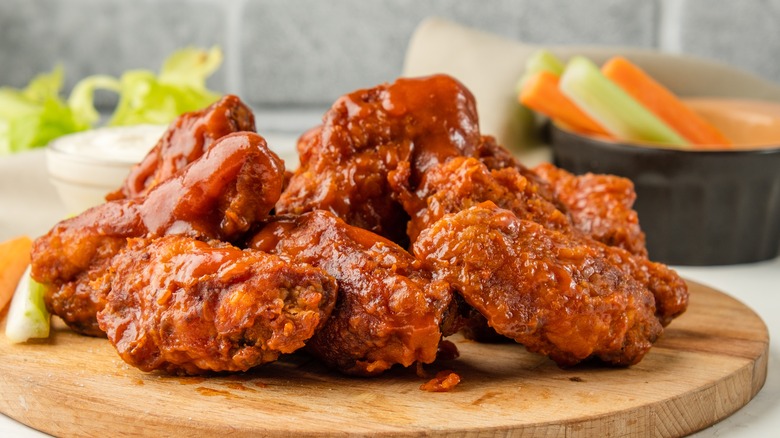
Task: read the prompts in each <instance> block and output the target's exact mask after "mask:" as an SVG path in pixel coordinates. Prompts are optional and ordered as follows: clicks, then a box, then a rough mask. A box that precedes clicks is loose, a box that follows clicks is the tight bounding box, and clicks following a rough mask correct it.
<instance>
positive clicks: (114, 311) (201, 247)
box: [95, 236, 336, 374]
mask: <svg viewBox="0 0 780 438" xmlns="http://www.w3.org/2000/svg"><path fill="white" fill-rule="evenodd" d="M95 283H96V285H97V286H96V287H97V288H98V289H101V290H105V300H106V305H105V306H104V307H103V308H102V309H101V310H100V311H99V312H98V314H97V320H98V323H99V325H100V328H101V329H102V330H104V331H105V332H106V334H107V336H108V339H109V341H110V342H111V343H112V344H113V345H114V346H115V347H116V349H117V351H118V352H119V355H120V356H121V357H122V359H124V360H125V361H126V362H127V363H129V364H131V365H133V366H136V367H138V368H140V369H141V370H144V371H152V370H163V371H165V372H168V373H175V374H201V373H203V372H207V371H246V370H248V369H249V368H252V367H254V366H257V365H261V364H264V363H268V362H271V361H274V360H276V359H277V358H278V357H279V355H280V354H283V353H292V352H294V351H296V350H298V349H299V348H301V347H303V346H304V344H305V343H306V341H307V340H309V338H311V337H312V335H314V333H315V332H316V331H317V329H318V328H320V327H321V326H322V325H323V324H324V323H325V321H326V320H327V318H328V316H329V315H330V313H331V311H332V310H333V306H334V304H335V301H336V282H335V280H334V279H333V278H332V277H330V276H329V275H327V274H326V273H325V272H324V271H322V270H321V269H318V268H314V267H311V266H309V265H305V264H300V263H299V264H292V263H290V262H287V261H285V260H282V259H281V258H280V257H278V256H274V255H270V254H266V253H263V252H261V251H249V250H247V251H242V250H241V249H239V248H236V247H234V246H231V245H228V244H224V243H222V242H217V241H212V242H211V243H206V242H202V241H198V240H195V239H192V238H189V237H184V236H165V237H161V238H156V239H130V242H129V244H128V246H127V247H126V248H124V249H123V250H122V251H120V252H119V253H118V254H117V255H116V256H114V257H113V259H112V260H111V266H110V268H109V269H108V270H106V271H105V273H104V275H103V276H102V277H100V278H99V279H98V280H96V282H95Z"/></svg>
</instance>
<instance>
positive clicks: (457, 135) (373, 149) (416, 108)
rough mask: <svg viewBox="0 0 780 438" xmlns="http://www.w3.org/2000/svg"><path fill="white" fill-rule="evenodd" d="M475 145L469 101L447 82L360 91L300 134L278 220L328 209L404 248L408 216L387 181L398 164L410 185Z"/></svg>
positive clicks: (419, 81)
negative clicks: (296, 163) (297, 155)
mask: <svg viewBox="0 0 780 438" xmlns="http://www.w3.org/2000/svg"><path fill="white" fill-rule="evenodd" d="M479 143H480V134H479V127H478V123H477V113H476V105H475V103H474V98H473V96H472V95H471V93H470V92H469V91H468V90H467V89H466V88H465V87H464V86H463V85H462V84H460V83H459V82H457V81H456V80H455V79H453V78H451V77H449V76H444V75H437V76H431V77H426V78H414V79H399V80H397V81H396V82H395V83H393V84H385V85H381V86H378V87H376V88H372V89H367V90H358V91H355V92H353V93H350V94H348V95H346V96H343V97H342V98H340V99H339V100H338V101H336V103H334V105H333V106H332V107H331V109H330V110H329V111H328V112H327V113H326V115H325V117H324V120H323V124H322V125H321V126H320V127H318V128H316V129H314V130H312V131H310V132H309V133H307V134H306V135H304V136H303V138H302V139H301V141H300V142H299V152H300V159H301V163H300V167H299V168H298V169H297V170H296V171H295V173H294V175H293V176H292V178H291V179H290V183H289V186H288V187H287V189H286V190H285V192H284V194H283V195H282V197H281V199H280V200H279V203H278V204H277V206H276V208H277V211H278V212H279V213H281V214H300V213H304V212H307V211H312V210H316V209H322V210H328V211H331V212H333V213H335V214H336V215H337V216H339V217H340V218H342V219H344V220H345V221H346V222H347V223H349V224H350V225H354V226H358V227H361V228H365V229H367V230H370V231H373V232H375V233H377V234H380V235H382V236H385V237H387V238H389V239H391V240H393V241H395V242H400V243H403V242H405V241H406V240H407V239H406V221H407V219H408V218H407V216H406V213H405V212H404V211H403V209H401V208H399V206H398V203H397V201H396V200H395V199H394V197H393V194H392V192H391V190H390V188H389V185H388V175H389V174H391V173H392V172H394V171H396V169H398V168H399V166H400V167H402V168H405V169H408V170H409V171H408V175H409V178H411V179H412V180H415V178H418V177H419V176H420V175H421V174H422V172H424V171H425V170H426V169H427V168H428V167H430V166H432V165H434V164H436V163H439V162H442V161H444V160H445V159H446V158H447V157H452V156H458V155H462V154H465V155H473V154H474V153H475V150H476V148H477V146H478V145H479Z"/></svg>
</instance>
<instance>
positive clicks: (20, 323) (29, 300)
mask: <svg viewBox="0 0 780 438" xmlns="http://www.w3.org/2000/svg"><path fill="white" fill-rule="evenodd" d="M45 291H46V288H45V287H44V286H43V285H42V284H40V283H38V282H36V281H35V280H33V279H32V278H31V277H30V268H29V267H27V270H26V271H25V273H24V274H23V275H22V278H21V280H20V281H19V284H18V285H17V286H16V291H15V292H14V297H13V299H12V300H11V306H10V307H9V308H8V317H7V319H6V325H5V336H6V338H8V340H9V341H10V342H12V343H21V342H27V341H28V340H30V339H32V338H47V337H49V329H50V326H51V315H50V314H49V312H48V311H47V310H46V305H45V304H44V302H43V295H44V293H45Z"/></svg>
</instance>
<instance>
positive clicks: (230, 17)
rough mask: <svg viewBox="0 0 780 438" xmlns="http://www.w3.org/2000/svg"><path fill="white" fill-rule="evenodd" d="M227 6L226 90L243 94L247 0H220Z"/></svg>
mask: <svg viewBox="0 0 780 438" xmlns="http://www.w3.org/2000/svg"><path fill="white" fill-rule="evenodd" d="M219 4H220V5H223V7H225V8H226V10H227V12H226V20H225V44H226V46H227V47H225V48H224V53H225V61H224V62H225V87H226V90H224V91H225V92H228V93H232V94H235V95H237V96H241V95H242V91H243V85H244V84H243V72H242V69H243V60H242V55H241V52H242V50H241V45H242V38H241V37H242V26H241V24H242V23H243V15H244V9H245V6H246V0H232V1H230V2H219Z"/></svg>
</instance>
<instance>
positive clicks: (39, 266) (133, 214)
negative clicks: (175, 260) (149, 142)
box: [32, 132, 284, 335]
mask: <svg viewBox="0 0 780 438" xmlns="http://www.w3.org/2000/svg"><path fill="white" fill-rule="evenodd" d="M283 175H284V165H283V163H282V161H281V160H280V159H279V157H277V156H276V154H274V153H273V152H271V151H270V150H269V149H268V148H267V146H266V143H265V140H264V139H263V138H262V137H260V136H259V135H257V134H255V133H251V132H244V133H235V134H231V135H228V136H225V137H222V138H221V139H219V140H217V141H216V142H215V144H214V145H213V146H212V148H211V149H210V150H209V151H208V152H207V153H206V154H205V155H203V156H202V157H201V158H200V159H197V160H196V161H194V162H193V163H192V164H191V165H190V166H188V167H186V168H185V169H184V170H183V171H182V172H180V173H179V174H178V175H177V176H176V177H173V178H169V179H167V180H165V181H164V182H162V183H160V184H159V185H157V186H155V187H153V188H152V189H151V190H150V191H149V193H148V194H147V195H146V196H142V197H137V198H132V199H119V200H115V201H110V202H106V203H104V204H101V205H98V206H96V207H93V208H91V209H89V210H87V211H85V212H84V213H82V214H81V215H79V216H76V217H73V218H70V219H66V220H64V221H62V222H60V223H58V224H57V225H55V226H54V228H52V230H50V231H49V232H48V233H47V234H46V235H44V236H42V237H40V238H38V239H37V240H36V241H35V242H34V245H33V251H32V275H33V278H35V279H36V281H38V282H40V283H43V284H45V285H47V286H48V287H49V289H50V293H49V294H47V296H46V303H47V307H48V308H49V309H50V311H51V312H52V313H54V314H55V315H58V316H60V317H62V319H63V320H64V321H65V322H66V323H67V324H68V325H69V326H71V327H72V328H73V329H74V330H76V331H78V332H81V333H84V334H90V335H101V334H102V331H101V330H100V329H99V327H98V326H97V321H96V320H95V314H96V313H97V311H99V310H100V309H101V308H102V307H103V306H104V305H105V300H104V297H103V296H102V295H101V294H98V293H96V291H95V290H94V288H93V287H91V286H90V282H91V281H93V280H95V278H96V276H98V275H100V274H101V273H102V271H104V270H105V269H106V268H107V266H108V264H109V263H110V259H111V258H112V257H113V256H114V255H115V254H116V253H117V252H118V250H120V249H121V248H122V247H124V245H125V242H126V239H127V238H128V237H154V236H162V235H166V234H181V235H187V236H191V237H198V238H204V239H205V238H210V239H219V240H224V241H226V242H231V241H235V240H237V239H238V238H240V237H242V236H243V234H244V233H246V232H247V231H248V230H249V229H250V227H251V226H252V225H253V224H254V223H257V222H259V221H261V220H263V219H265V217H266V216H267V215H268V213H269V212H270V211H271V209H272V208H273V205H274V203H275V202H276V200H277V199H278V197H279V194H280V193H281V190H282V183H283Z"/></svg>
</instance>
